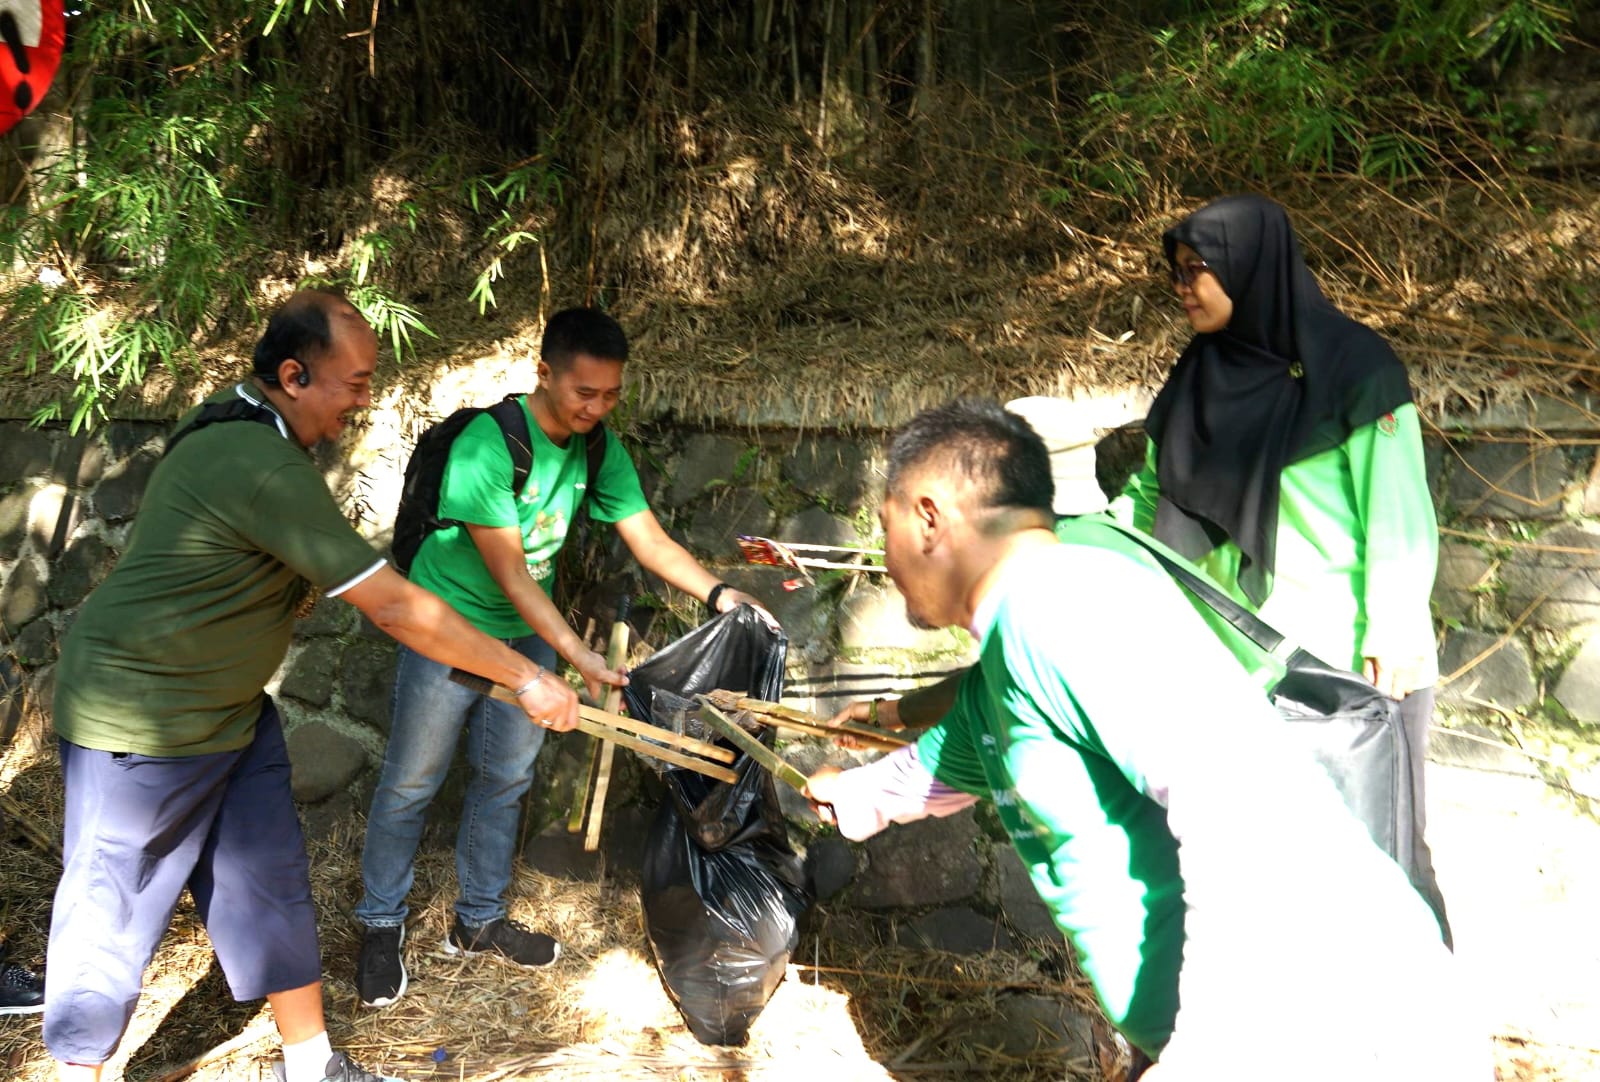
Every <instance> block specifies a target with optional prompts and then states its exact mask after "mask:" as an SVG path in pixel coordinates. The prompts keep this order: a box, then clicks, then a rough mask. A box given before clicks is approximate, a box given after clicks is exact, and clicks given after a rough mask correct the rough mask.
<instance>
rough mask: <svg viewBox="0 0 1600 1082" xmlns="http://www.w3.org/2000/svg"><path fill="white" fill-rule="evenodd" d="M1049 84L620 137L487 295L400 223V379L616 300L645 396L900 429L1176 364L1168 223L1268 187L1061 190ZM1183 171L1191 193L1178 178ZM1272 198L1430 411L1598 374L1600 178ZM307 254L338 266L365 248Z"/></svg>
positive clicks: (523, 355)
mask: <svg viewBox="0 0 1600 1082" xmlns="http://www.w3.org/2000/svg"><path fill="white" fill-rule="evenodd" d="M1022 96H1023V97H1025V95H1022ZM1026 108H1027V107H1026V106H1024V105H1019V104H1018V100H1017V98H1016V97H1013V98H1010V99H1006V100H996V101H979V100H975V99H972V98H968V97H962V98H960V99H959V100H953V101H951V102H949V103H946V106H945V107H944V108H942V109H941V111H940V113H939V114H938V115H939V120H938V122H937V123H930V124H928V125H926V126H923V127H921V128H919V129H918V130H917V131H915V132H898V133H895V132H887V133H885V132H880V133H875V134H872V135H870V136H862V137H860V139H859V141H858V142H855V143H832V144H830V145H827V146H819V145H817V143H816V142H815V140H814V138H813V137H812V135H811V133H810V132H809V130H808V127H807V118H806V117H805V116H803V115H800V114H798V113H796V112H794V111H792V110H788V109H785V108H781V107H772V108H768V109H766V110H765V111H763V110H762V109H761V108H758V107H754V106H751V105H750V103H748V102H740V103H737V104H736V105H734V104H730V105H727V106H722V107H715V106H713V107H709V108H708V109H707V110H706V111H705V112H703V113H701V114H698V115H694V116H687V115H683V114H679V113H670V112H669V113H663V114H661V115H660V116H659V117H658V118H657V120H656V123H655V124H654V126H652V125H649V124H641V125H639V126H636V127H634V128H631V129H629V130H627V131H626V132H622V133H617V132H606V133H602V134H601V135H597V136H595V138H597V139H601V138H603V139H604V141H605V153H603V154H600V153H596V154H595V155H593V156H592V158H593V165H594V169H593V172H592V173H591V172H586V173H585V174H584V175H583V177H582V178H581V184H580V183H579V182H578V181H577V180H575V181H574V182H573V185H572V188H571V190H570V191H569V192H568V196H567V204H566V205H567V207H568V208H569V209H568V212H567V213H568V214H569V217H567V218H562V219H559V220H552V221H548V222H543V223H541V227H540V228H541V235H542V238H543V239H542V242H541V244H539V245H531V246H529V247H528V248H527V249H525V250H523V251H521V252H519V253H518V254H517V255H516V256H514V257H512V258H510V259H508V260H507V263H506V269H507V274H508V277H507V278H506V279H504V280H503V281H502V282H501V283H500V284H499V285H497V287H496V288H497V293H498V295H499V297H500V300H501V303H500V307H499V309H498V310H491V311H490V313H489V314H488V315H487V316H486V317H479V316H478V315H477V314H476V311H475V309H474V308H473V306H472V305H470V304H469V303H468V302H467V301H466V299H465V294H466V287H465V284H464V283H465V282H467V281H469V280H470V277H471V275H472V274H473V273H475V271H476V269H477V254H478V253H477V249H476V248H475V247H474V243H473V242H472V240H471V237H470V235H469V234H470V229H469V228H468V226H467V225H465V224H464V223H463V222H461V221H460V220H459V213H458V212H457V211H455V210H452V209H450V208H448V207H444V208H440V209H439V210H438V213H437V214H435V215H432V216H425V220H424V225H423V227H420V228H419V229H418V230H417V231H416V232H415V233H408V232H406V231H396V234H395V235H396V236H397V237H401V236H403V237H404V238H405V239H404V240H403V241H402V242H401V243H400V244H399V245H398V247H397V250H396V251H395V254H394V260H395V262H394V264H393V266H394V268H397V269H394V270H392V271H391V277H392V279H393V280H392V282H391V285H394V286H396V287H398V289H399V291H400V293H401V294H402V295H403V296H406V295H409V294H408V290H411V289H415V290H418V291H421V290H423V288H424V287H426V294H427V297H428V299H426V300H421V301H419V304H420V306H421V309H422V313H423V316H424V318H425V319H426V321H427V322H428V324H429V325H430V327H432V328H433V329H434V330H435V331H436V332H437V333H438V335H439V337H438V338H437V339H429V338H417V339H416V345H417V347H418V350H419V354H418V357H417V358H416V359H415V360H414V361H412V362H409V363H408V365H407V367H406V369H405V370H404V371H401V370H399V369H396V368H394V367H392V366H385V370H384V371H383V372H382V373H381V377H382V380H383V381H386V382H387V383H388V384H389V385H391V386H395V387H400V388H403V389H404V390H405V391H407V392H410V396H411V397H415V398H418V399H420V400H423V401H425V400H426V399H428V398H429V397H430V396H431V394H432V393H433V390H432V389H433V387H434V384H435V381H436V380H437V379H439V378H440V377H441V376H444V375H445V374H446V373H448V372H450V371H452V370H458V369H461V368H463V367H467V366H473V365H477V364H480V363H483V362H484V361H486V360H488V361H491V362H492V361H495V360H496V359H498V360H500V361H502V362H505V361H510V362H513V363H516V364H519V365H520V366H521V367H522V369H523V370H524V371H525V375H524V378H523V379H522V380H521V382H522V383H531V380H532V372H531V366H530V365H528V364H526V361H527V359H528V358H530V357H531V356H532V355H533V354H534V352H535V347H536V343H537V336H538V334H539V332H540V331H541V329H542V322H543V317H544V316H545V315H547V314H548V313H549V312H550V311H551V310H552V309H553V308H556V307H560V306H563V305H566V304H572V303H584V302H595V303H601V304H604V305H606V306H607V307H609V308H610V309H612V310H613V311H615V312H616V313H617V314H618V315H619V316H620V318H621V319H622V321H623V323H624V325H625V326H626V327H627V328H628V330H629V332H630V334H631V336H632V338H633V340H634V343H635V354H634V357H635V359H634V361H633V363H631V364H630V365H629V371H628V379H629V382H630V384H631V394H632V395H633V403H632V405H633V408H634V409H636V410H637V412H638V413H639V414H640V415H644V416H652V417H653V416H660V415H663V414H671V415H674V416H676V417H677V418H680V419H682V420H684V421H688V422H692V423H711V424H718V425H746V424H761V423H767V424H777V425H781V426H794V427H804V428H847V429H848V428H877V427H884V426H892V425H895V424H898V423H900V422H902V421H903V420H905V419H906V418H907V417H909V416H910V415H911V414H912V413H913V412H915V411H916V410H917V409H919V408H922V407H925V406H928V405H932V404H936V403H938V402H941V401H944V400H946V399H948V398H949V397H951V396H953V395H957V394H984V395H993V396H996V397H1000V398H1002V399H1004V398H1009V397H1014V396H1017V395H1023V394H1071V393H1073V392H1077V391H1083V390H1086V389H1095V390H1104V389H1111V390H1115V389H1121V388H1124V387H1127V386H1130V385H1143V386H1153V385H1155V384H1158V383H1159V382H1160V380H1161V379H1162V378H1163V377H1164V375H1165V372H1166V369H1167V367H1168V365H1169V364H1170V363H1171V361H1172V360H1173V359H1174V357H1175V356H1176V354H1177V352H1178V351H1179V350H1180V349H1181V347H1182V345H1183V343H1184V341H1185V340H1186V338H1187V335H1188V328H1187V325H1186V324H1185V323H1184V321H1183V318H1182V313H1181V311H1180V309H1179V308H1178V306H1177V305H1176V303H1175V302H1174V300H1173V298H1172V297H1171V294H1170V290H1169V288H1168V285H1167V283H1166V281H1165V276H1164V267H1163V265H1162V260H1161V255H1160V235H1161V232H1162V230H1163V229H1164V228H1166V227H1167V226H1168V225H1170V224H1171V223H1172V222H1173V221H1174V220H1176V219H1177V218H1178V217H1180V216H1182V215H1183V214H1184V213H1187V212H1188V211H1190V210H1193V209H1194V208H1195V207H1197V206H1198V205H1199V204H1200V203H1202V202H1204V201H1205V198H1204V197H1203V196H1200V195H1196V194H1193V192H1199V191H1201V190H1204V191H1205V192H1206V193H1208V194H1212V195H1214V194H1222V193H1224V192H1227V191H1234V190H1248V189H1252V188H1254V187H1256V185H1255V184H1254V183H1253V182H1252V181H1251V179H1250V178H1246V177H1226V176H1208V177H1206V178H1205V180H1204V182H1203V183H1201V182H1196V181H1195V180H1194V179H1193V177H1192V176H1191V173H1190V171H1191V170H1192V169H1194V168H1196V164H1195V163H1196V161H1197V160H1198V159H1197V158H1196V156H1197V155H1200V154H1202V153H1203V149H1204V148H1201V147H1187V148H1178V149H1177V150H1175V151H1174V152H1173V154H1172V156H1171V158H1170V159H1169V160H1165V161H1151V162H1149V163H1147V164H1148V165H1149V168H1150V169H1151V171H1152V176H1153V178H1154V179H1152V181H1151V183H1150V185H1149V195H1148V196H1147V197H1146V198H1144V199H1142V200H1141V201H1140V202H1139V203H1138V204H1131V203H1127V202H1123V201H1120V200H1112V199H1109V198H1097V197H1095V195H1094V193H1093V192H1092V191H1089V190H1088V189H1083V190H1079V191H1077V192H1076V194H1075V195H1073V196H1072V197H1071V198H1070V199H1068V201H1066V202H1056V203H1052V202H1049V201H1047V200H1045V199H1044V198H1042V194H1041V193H1042V192H1044V191H1045V190H1046V189H1048V188H1051V187H1052V186H1053V185H1057V184H1059V183H1060V182H1061V180H1060V177H1059V176H1055V175H1053V173H1052V171H1051V169H1050V168H1049V167H1048V163H1045V164H1041V163H1040V162H1039V161H1036V160H1031V159H1030V157H1029V155H1028V154H1026V153H1023V152H1014V151H1010V150H1008V149H1007V146H1008V141H1021V140H1023V139H1024V137H1025V136H1026V134H1027V133H1028V130H1029V125H1033V126H1034V127H1038V126H1039V125H1042V124H1048V123H1049V121H1048V118H1041V117H1040V116H1039V115H1038V106H1037V105H1035V106H1033V109H1034V115H1032V116H1030V115H1028V114H1027V113H1026V112H1025V109H1026ZM1048 134H1049V133H1048V132H1047V131H1046V132H1043V133H1041V132H1039V131H1035V132H1033V133H1032V135H1033V136H1034V137H1035V138H1036V140H1037V139H1046V140H1047V138H1048ZM1179 151H1181V153H1180V152H1179ZM572 156H573V157H574V158H575V159H578V160H589V159H590V157H591V156H590V155H589V154H587V152H585V151H583V150H582V149H581V148H577V149H574V151H573V153H572ZM1035 157H1037V156H1035ZM404 165H405V159H404V158H403V157H402V158H400V159H397V161H396V162H395V163H393V168H386V169H384V170H380V171H378V172H377V173H375V175H374V176H372V177H369V178H367V179H365V180H363V181H361V182H359V183H356V184H352V185H350V186H349V187H348V188H346V189H338V190H333V191H330V192H328V193H325V194H323V195H320V196H319V197H318V198H319V200H320V201H321V202H319V206H322V207H323V209H322V211H320V213H321V214H323V216H325V217H327V218H329V219H331V220H333V221H335V222H337V223H340V228H339V229H335V230H333V233H334V234H335V235H344V236H355V235H358V234H360V233H362V232H363V231H365V230H368V229H370V228H374V227H376V226H378V225H381V224H382V223H383V222H384V221H385V220H386V217H385V216H386V215H391V216H392V215H393V214H395V213H398V212H397V211H394V210H393V207H395V206H398V205H400V204H401V203H404V202H407V201H408V200H415V201H419V202H422V203H426V202H427V199H426V193H425V192H424V191H423V190H422V189H421V188H420V187H419V186H418V184H417V183H416V182H413V181H409V180H407V179H406V178H405V177H404V175H403V174H402V173H401V172H400V170H403V168H404ZM1183 177H1190V181H1189V184H1190V187H1191V189H1192V192H1191V194H1179V193H1180V184H1179V179H1180V178H1183ZM1265 194H1268V195H1271V196H1273V197H1275V198H1277V199H1279V200H1280V201H1282V202H1283V203H1284V204H1285V205H1286V206H1287V207H1288V209H1289V211H1290V213H1291V216H1292V217H1293V220H1294V221H1295V223H1296V225H1297V228H1298V230H1299V232H1300V234H1301V237H1302V241H1303V244H1304V247H1305V249H1306V251H1307V255H1308V259H1309V260H1310V261H1311V263H1312V264H1313V267H1314V269H1315V270H1316V272H1317V274H1318V276H1319V278H1320V280H1321V281H1322V283H1323V285H1324V287H1325V288H1326V290H1327V291H1328V293H1329V294H1330V296H1331V297H1333V299H1334V300H1335V301H1336V302H1337V303H1338V304H1340V305H1341V306H1342V307H1343V308H1345V309H1346V310H1347V311H1349V312H1350V313H1351V314H1352V315H1354V316H1356V317H1357V318H1360V319H1363V320H1365V321H1367V322H1370V323H1372V324H1373V325H1375V326H1377V327H1378V328H1380V329H1381V330H1382V331H1383V333H1384V334H1385V335H1386V336H1388V337H1389V338H1390V340H1391V341H1393V342H1394V344H1395V346H1396V348H1397V350H1398V352H1399V353H1400V355H1401V357H1402V359H1404V360H1405V361H1406V362H1407V364H1408V366H1409V367H1410V370H1411V372H1412V378H1413V383H1414V385H1415V387H1416V390H1417V394H1418V398H1419V402H1420V404H1421V405H1422V407H1423V409H1424V411H1425V413H1428V414H1430V415H1434V416H1437V415H1438V414H1440V413H1441V412H1442V411H1443V410H1444V409H1445V408H1446V407H1452V408H1458V407H1461V406H1468V407H1471V406H1478V405H1483V404H1485V403H1489V402H1495V401H1506V400H1512V399H1516V398H1519V397H1524V396H1527V395H1532V394H1550V395H1556V396H1558V397H1567V396H1569V395H1570V394H1571V393H1572V392H1574V391H1575V390H1581V389H1588V388H1592V387H1595V386H1600V379H1597V377H1600V347H1597V333H1600V329H1597V324H1596V322H1595V317H1594V311H1595V304H1596V301H1597V300H1600V296H1597V295H1596V293H1595V292H1594V290H1595V285H1594V283H1595V282H1596V281H1600V196H1597V195H1596V194H1595V192H1594V190H1593V189H1592V187H1586V186H1581V185H1578V184H1566V183H1562V182H1559V181H1556V180H1550V179H1546V178H1540V177H1531V176H1518V177H1512V176H1509V175H1507V176H1503V177H1502V178H1501V179H1493V177H1492V176H1491V175H1490V174H1488V173H1485V174H1483V175H1479V176H1474V177H1465V176H1460V175H1444V176H1439V177H1435V178H1432V179H1428V180H1422V181H1415V182H1412V183H1411V184H1410V185H1408V186H1407V187H1406V188H1404V189H1403V190H1402V191H1398V192H1397V191H1394V190H1391V189H1389V188H1386V187H1383V186H1382V185H1380V184H1377V183H1375V182H1373V181H1370V180H1366V179H1363V178H1359V177H1349V176H1322V177H1314V178H1313V177H1302V178H1297V179H1296V181H1295V182H1294V185H1293V187H1292V188H1287V189H1278V190H1269V191H1267V192H1266V193H1265ZM324 204H325V205H324ZM386 208H388V209H386ZM464 231H465V232H464ZM302 243H303V242H302V241H301V240H299V239H298V238H287V237H286V238H283V251H282V252H281V253H279V255H278V256H277V257H276V260H275V265H276V266H278V267H279V270H280V272H281V273H280V274H279V275H278V276H267V277H263V278H262V280H261V281H260V282H259V284H258V288H257V295H258V296H257V300H258V303H260V304H261V305H262V306H263V307H264V308H270V307H271V306H272V305H273V304H274V303H275V302H276V301H277V300H278V299H280V298H281V297H282V296H283V295H284V294H285V293H286V291H287V290H288V289H289V288H290V287H291V284H292V280H291V279H290V278H289V277H287V276H286V275H287V274H289V273H294V271H293V270H292V269H291V268H293V267H297V266H301V265H302V263H304V261H296V260H294V259H291V258H289V256H290V254H291V253H293V252H294V251H296V250H297V246H298V245H300V244H302ZM307 259H310V257H309V256H307ZM304 265H315V266H327V267H336V266H338V265H340V255H339V253H338V252H327V253H321V254H320V256H318V258H316V259H314V260H311V261H310V263H304ZM253 331H254V328H249V327H244V328H239V329H238V333H237V334H236V335H235V336H234V337H232V338H230V339H229V340H226V341H217V342H213V343H210V344H209V345H208V346H207V347H206V348H205V349H204V350H203V351H202V362H201V365H200V367H199V368H198V370H196V371H193V372H187V373H182V374H180V375H179V376H178V377H177V378H176V379H173V378H171V377H166V376H162V377H159V378H158V379H157V380H155V381H154V382H153V384H152V386H151V387H150V388H148V389H146V391H145V392H144V393H143V394H142V397H141V399H140V400H139V401H132V400H130V401H128V402H125V403H124V404H123V405H122V406H121V407H119V412H120V413H122V414H123V415H130V416H131V415H146V416H148V415H151V414H152V413H153V414H155V415H161V414H162V413H170V412H171V410H172V409H173V405H172V403H174V402H189V401H193V400H194V399H195V398H196V397H197V396H198V393H199V391H200V390H202V389H203V388H204V387H205V386H208V385H210V384H213V383H215V382H217V381H218V380H220V379H224V378H228V377H231V376H233V375H235V374H237V373H238V372H239V371H241V370H242V369H243V367H244V365H245V358H246V356H247V354H248V349H249V346H250V345H251V342H250V338H251V335H252V334H253ZM59 390H60V385H59V381H52V380H50V379H47V378H44V377H38V378H35V379H31V380H23V379H20V378H19V379H15V380H11V381H8V385H7V387H6V388H5V390H4V391H3V392H0V410H3V411H5V412H9V413H13V414H16V413H21V412H24V411H26V410H28V409H30V408H31V407H33V406H36V405H37V404H39V402H40V401H42V400H44V399H45V398H47V397H49V396H50V395H52V394H55V393H58V392H59Z"/></svg>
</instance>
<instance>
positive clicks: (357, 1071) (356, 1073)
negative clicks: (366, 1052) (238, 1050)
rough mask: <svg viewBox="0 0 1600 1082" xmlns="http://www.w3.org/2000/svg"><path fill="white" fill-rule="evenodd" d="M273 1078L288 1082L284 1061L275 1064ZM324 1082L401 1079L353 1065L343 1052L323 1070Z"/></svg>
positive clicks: (332, 1057) (394, 1080)
mask: <svg viewBox="0 0 1600 1082" xmlns="http://www.w3.org/2000/svg"><path fill="white" fill-rule="evenodd" d="M272 1077H273V1078H275V1079H277V1080H278V1082H288V1077H289V1076H288V1074H287V1073H286V1072H285V1071H284V1068H283V1060H281V1059H280V1060H277V1061H276V1062H274V1063H273V1065H272ZM322 1082H400V1079H398V1078H392V1077H390V1076H389V1075H386V1074H373V1073H372V1072H371V1071H369V1070H366V1069H365V1068H362V1067H359V1066H357V1065H356V1064H354V1063H352V1062H351V1061H350V1057H349V1056H347V1055H345V1054H344V1053H343V1052H335V1053H334V1054H333V1055H332V1056H331V1057H330V1058H329V1059H328V1066H327V1067H325V1068H323V1071H322Z"/></svg>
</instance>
